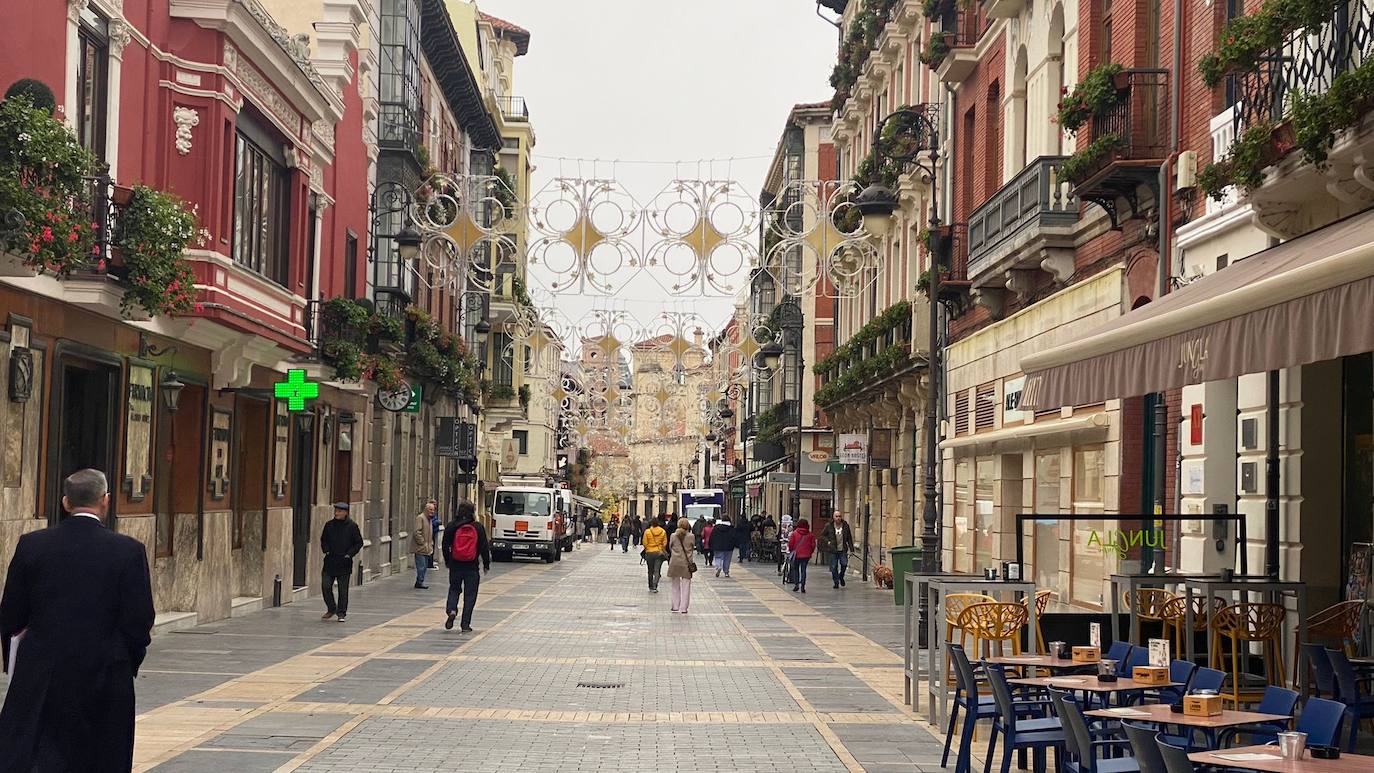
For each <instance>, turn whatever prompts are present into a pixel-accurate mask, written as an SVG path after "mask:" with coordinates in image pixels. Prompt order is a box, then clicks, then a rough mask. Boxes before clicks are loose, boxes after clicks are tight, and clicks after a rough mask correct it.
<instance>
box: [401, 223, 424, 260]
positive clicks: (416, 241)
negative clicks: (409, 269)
mask: <svg viewBox="0 0 1374 773" xmlns="http://www.w3.org/2000/svg"><path fill="white" fill-rule="evenodd" d="M423 238H424V237H423V235H421V233H420V229H418V228H416V227H415V224H414V223H406V227H405V228H402V229H401V230H400V232H399V233H397V234H396V249H397V251H398V252H399V253H400V255H401V260H403V261H405V262H407V263H409V262H410V261H412V260H415V259H416V258H418V257H419V256H420V240H421V239H423Z"/></svg>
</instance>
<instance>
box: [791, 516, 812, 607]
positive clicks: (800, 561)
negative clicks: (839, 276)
mask: <svg viewBox="0 0 1374 773" xmlns="http://www.w3.org/2000/svg"><path fill="white" fill-rule="evenodd" d="M787 551H788V552H789V553H791V554H792V556H793V559H794V560H793V565H794V566H795V567H796V572H797V581H796V583H794V584H793V585H792V592H794V593H795V592H796V591H797V590H798V589H800V590H801V592H802V593H805V592H806V567H807V565H809V564H810V563H811V556H813V555H815V553H816V535H814V534H812V533H811V525H810V524H808V523H807V522H806V519H805V518H803V519H801V520H800V521H797V525H796V526H795V527H793V529H792V536H791V537H789V538H788V539H787Z"/></svg>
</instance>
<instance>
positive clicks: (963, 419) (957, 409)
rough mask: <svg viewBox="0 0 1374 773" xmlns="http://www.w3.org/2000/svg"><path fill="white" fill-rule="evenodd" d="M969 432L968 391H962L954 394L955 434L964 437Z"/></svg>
mask: <svg viewBox="0 0 1374 773" xmlns="http://www.w3.org/2000/svg"><path fill="white" fill-rule="evenodd" d="M968 431H969V426H968V390H967V389H960V390H959V391H958V392H955V393H954V434H955V435H964V434H967V433H968Z"/></svg>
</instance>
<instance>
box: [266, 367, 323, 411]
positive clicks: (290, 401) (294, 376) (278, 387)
mask: <svg viewBox="0 0 1374 773" xmlns="http://www.w3.org/2000/svg"><path fill="white" fill-rule="evenodd" d="M272 386H273V388H274V390H275V393H276V396H277V399H278V400H285V401H286V409H287V410H288V411H303V410H305V401H306V400H314V399H315V398H317V397H319V396H320V385H319V384H317V383H315V382H314V381H306V380H305V371H304V370H300V369H297V368H293V369H292V370H288V371H287V372H286V380H285V381H278V382H277V383H275V384H273V385H272Z"/></svg>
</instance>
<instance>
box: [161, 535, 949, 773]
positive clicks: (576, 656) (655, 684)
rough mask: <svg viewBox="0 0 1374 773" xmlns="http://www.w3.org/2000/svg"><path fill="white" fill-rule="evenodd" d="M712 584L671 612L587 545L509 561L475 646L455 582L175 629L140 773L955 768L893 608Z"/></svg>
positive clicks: (760, 567)
mask: <svg viewBox="0 0 1374 773" xmlns="http://www.w3.org/2000/svg"><path fill="white" fill-rule="evenodd" d="M712 574H713V573H712V572H711V571H710V570H703V571H702V572H700V573H698V575H697V576H698V578H699V579H698V580H697V581H696V582H695V583H694V588H693V590H694V593H693V599H692V606H691V612H690V614H688V615H687V616H685V617H682V616H677V615H672V614H670V613H669V611H668V606H669V599H668V593H667V589H668V583H667V581H666V580H665V581H664V585H663V592H661V593H659V594H657V595H651V594H649V593H648V592H647V591H646V590H645V580H644V568H643V566H642V565H641V564H640V563H639V560H638V558H637V556H636V555H635V554H634V553H633V552H632V553H630V554H628V555H627V554H624V553H621V552H619V551H616V552H614V553H611V552H609V551H608V550H606V549H605V548H604V546H602V547H598V548H593V547H590V546H583V547H581V548H579V549H578V550H577V551H576V552H574V553H573V554H571V555H569V556H567V557H566V558H565V560H564V561H563V562H561V563H557V564H552V565H544V564H515V565H512V564H498V565H495V566H494V567H493V571H492V573H491V574H490V575H489V576H488V577H487V578H486V580H485V582H484V584H483V586H482V596H481V600H480V602H479V608H478V611H477V614H476V616H475V619H474V627H475V628H476V632H475V633H474V634H471V635H460V634H459V633H458V632H457V631H456V630H455V631H445V630H443V628H442V626H441V622H442V617H443V616H442V606H443V600H442V599H443V597H442V590H441V586H442V582H435V583H433V585H432V587H431V589H430V590H429V591H416V590H414V589H413V588H411V586H410V582H409V578H408V577H406V576H403V575H398V576H397V577H395V578H391V579H388V580H385V581H382V582H379V583H376V584H374V585H370V586H368V587H366V588H364V589H362V590H361V591H360V592H358V593H357V594H356V596H355V598H354V601H353V603H352V605H351V606H352V609H350V613H349V620H348V623H346V624H342V625H340V624H338V623H333V622H329V623H325V622H320V621H319V620H318V617H319V614H318V610H317V609H316V608H315V606H314V605H311V604H308V603H307V604H304V605H294V606H292V607H287V608H283V609H277V610H268V611H264V612H259V613H255V614H252V615H249V616H246V617H243V618H239V619H235V620H229V621H224V622H222V623H218V624H215V625H210V626H202V627H199V628H195V629H191V630H188V631H185V632H176V633H171V634H167V635H165V636H162V637H159V638H158V640H157V641H155V642H154V644H153V648H152V651H151V653H150V655H149V658H148V662H147V664H146V667H145V672H144V674H143V675H142V676H141V677H140V679H139V701H140V715H139V718H138V744H137V750H136V768H137V769H139V770H156V771H159V773H166V772H168V771H230V770H232V771H234V772H235V773H254V772H255V771H276V770H281V771H291V770H300V771H345V770H347V771H357V770H366V771H371V772H373V773H380V772H381V771H392V770H397V771H400V770H405V771H428V770H433V771H440V770H456V769H463V770H482V771H517V770H519V771H531V770H551V771H552V770H579V771H589V770H618V771H629V770H645V771H650V770H652V771H687V770H692V771H699V770H732V771H784V770H787V771H844V770H849V771H857V770H867V771H922V770H934V769H935V768H937V767H938V761H939V750H940V747H939V745H938V743H937V741H936V739H935V738H934V737H933V736H931V734H930V733H929V732H928V731H927V730H925V729H924V728H923V727H922V726H921V725H919V724H917V723H916V722H915V721H914V720H913V719H912V717H911V715H910V714H909V713H908V712H907V711H906V710H904V708H903V707H902V703H901V660H900V658H899V656H898V655H897V654H896V653H894V652H893V651H892V650H891V649H890V648H889V647H887V646H884V645H883V644H881V643H879V642H878V641H875V640H874V639H871V638H869V637H868V636H865V635H864V634H863V633H862V631H863V630H864V629H865V626H869V625H871V626H873V630H875V631H878V632H880V635H879V639H881V638H882V637H883V636H885V635H887V632H888V629H889V628H890V624H891V623H892V622H893V621H895V620H898V619H899V618H898V617H897V615H896V611H895V610H894V609H893V608H892V607H891V597H890V596H888V595H886V594H883V593H880V592H877V591H874V590H872V589H871V588H868V587H865V586H864V584H863V583H862V582H861V581H860V580H859V578H858V577H857V576H855V577H852V578H851V581H850V583H849V587H848V588H847V589H844V590H843V591H834V590H832V589H831V588H830V584H829V581H828V580H829V578H828V576H825V573H824V572H818V573H817V575H818V576H817V580H818V582H816V583H814V584H813V586H814V587H813V588H812V589H811V593H810V594H808V595H807V596H806V597H801V596H796V595H794V594H792V593H791V590H790V588H784V587H783V586H781V585H780V584H779V583H778V582H777V581H776V575H775V574H774V570H773V567H772V566H771V565H766V564H751V565H747V566H746V567H739V566H737V567H736V568H735V569H734V571H733V574H734V576H733V577H732V578H729V579H726V578H720V579H716V578H715V577H713V576H712ZM435 579H439V578H435ZM844 598H851V599H853V601H852V602H851V603H848V604H836V603H835V600H836V599H844ZM883 600H885V601H886V602H887V606H883V605H882V604H880V603H878V602H880V601H883ZM803 601H806V602H811V603H803ZM842 613H848V614H847V615H846V614H842ZM840 619H843V620H844V621H845V622H840Z"/></svg>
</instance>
